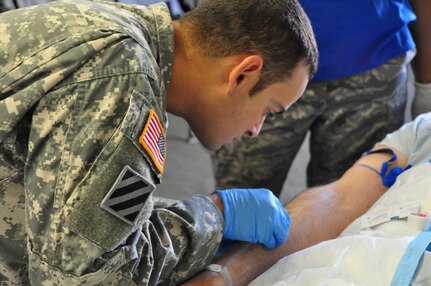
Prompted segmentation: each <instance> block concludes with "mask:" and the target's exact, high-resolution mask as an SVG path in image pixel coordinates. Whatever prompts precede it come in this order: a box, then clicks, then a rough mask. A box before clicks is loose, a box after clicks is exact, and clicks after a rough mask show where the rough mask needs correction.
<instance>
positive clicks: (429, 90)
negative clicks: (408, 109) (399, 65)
mask: <svg viewBox="0 0 431 286" xmlns="http://www.w3.org/2000/svg"><path fill="white" fill-rule="evenodd" d="M429 111H431V83H419V82H415V97H414V98H413V102H412V119H414V118H416V117H417V116H418V115H419V114H421V113H425V112H429Z"/></svg>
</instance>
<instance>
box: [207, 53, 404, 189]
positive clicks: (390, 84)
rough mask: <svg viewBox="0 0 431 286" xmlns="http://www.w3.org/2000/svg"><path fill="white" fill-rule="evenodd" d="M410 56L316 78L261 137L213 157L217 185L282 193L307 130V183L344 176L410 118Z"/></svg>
mask: <svg viewBox="0 0 431 286" xmlns="http://www.w3.org/2000/svg"><path fill="white" fill-rule="evenodd" d="M409 59H410V57H406V56H399V57H396V58H394V59H391V60H389V61H387V62H386V63H385V64H383V65H381V66H379V67H377V68H375V69H373V70H370V71H368V72H364V73H361V74H358V75H355V76H351V77H347V78H344V79H340V80H332V81H322V82H311V83H309V85H308V86H307V88H306V90H305V93H304V95H303V96H302V97H301V98H300V99H299V100H298V102H296V103H295V104H294V105H292V107H290V108H289V109H288V111H287V112H285V113H284V114H282V115H274V117H273V118H267V120H266V121H265V123H264V125H263V128H262V130H261V132H260V134H259V136H258V137H257V138H252V139H250V138H244V139H243V140H241V141H238V142H235V143H234V144H230V145H225V146H224V147H222V148H221V149H220V150H219V151H217V152H216V153H215V154H214V155H213V157H212V161H213V170H214V175H215V180H216V185H217V188H219V189H224V188H234V187H242V188H261V187H266V188H268V189H270V190H272V191H273V193H274V194H275V195H277V196H279V195H280V192H281V190H282V188H283V184H284V181H285V179H286V176H287V173H288V171H289V168H290V166H291V164H292V161H293V159H294V158H295V155H296V153H297V152H298V150H299V148H300V147H301V144H302V142H303V140H304V139H305V136H306V135H307V132H308V131H310V135H311V136H310V162H309V164H308V168H307V185H308V186H316V185H322V184H326V183H329V182H332V181H334V180H336V179H337V178H339V177H340V176H341V175H342V174H343V173H344V171H346V170H347V169H348V168H349V167H350V166H351V165H352V164H353V163H354V162H355V161H356V160H357V159H358V158H359V157H360V156H361V154H362V153H363V152H365V151H366V150H369V149H370V148H372V147H373V144H374V143H375V142H378V141H379V140H381V139H382V138H384V136H385V135H386V134H387V133H389V132H391V131H393V130H395V129H397V128H398V127H399V126H401V125H402V124H403V122H404V109H405V105H406V97H407V78H406V66H407V63H408V61H409Z"/></svg>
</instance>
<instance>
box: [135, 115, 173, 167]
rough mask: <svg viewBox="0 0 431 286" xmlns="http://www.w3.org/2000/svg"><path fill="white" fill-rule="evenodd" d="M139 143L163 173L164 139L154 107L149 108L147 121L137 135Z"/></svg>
mask: <svg viewBox="0 0 431 286" xmlns="http://www.w3.org/2000/svg"><path fill="white" fill-rule="evenodd" d="M139 143H141V145H142V146H143V147H144V148H145V150H147V152H148V154H149V155H150V157H151V159H152V160H153V163H154V165H155V166H156V168H157V170H159V172H160V174H163V168H164V166H165V158H166V140H165V133H164V132H163V128H162V125H161V124H160V121H159V118H158V117H157V114H156V112H155V111H154V109H151V110H150V115H148V119H147V123H146V124H145V127H144V130H143V131H142V134H141V136H140V137H139Z"/></svg>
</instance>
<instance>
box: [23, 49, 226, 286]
mask: <svg viewBox="0 0 431 286" xmlns="http://www.w3.org/2000/svg"><path fill="white" fill-rule="evenodd" d="M113 50H114V51H116V52H118V47H117V48H116V49H113ZM103 59H106V60H111V58H109V57H108V58H106V57H105V56H102V55H98V56H97V57H96V58H95V59H94V60H91V61H89V62H88V63H87V64H86V65H85V66H83V67H82V68H81V69H80V70H79V71H78V72H77V73H75V75H74V77H79V78H80V80H78V81H75V79H74V80H73V81H69V80H68V79H65V81H64V83H63V84H62V85H61V86H59V88H58V89H56V90H53V91H51V92H49V93H48V94H47V95H46V96H45V97H43V98H42V100H41V101H40V102H39V103H38V105H37V106H36V108H35V111H34V116H33V123H32V131H31V136H30V139H29V141H30V143H29V145H30V148H29V153H28V162H31V163H29V164H28V166H27V169H26V181H25V186H26V197H27V200H26V204H27V207H26V210H27V211H26V219H27V225H28V227H27V235H28V242H29V243H28V256H29V268H28V269H29V279H30V281H31V282H32V284H34V285H134V284H136V285H155V284H157V283H158V282H159V281H163V283H164V284H170V285H175V284H177V283H178V282H179V281H181V280H183V279H185V278H187V277H190V276H191V275H193V274H195V273H196V272H197V271H199V270H200V269H201V268H202V267H203V266H204V265H206V264H208V263H209V261H210V260H211V259H212V257H213V255H214V253H215V251H216V248H217V246H218V244H219V241H220V239H221V235H222V219H221V216H220V214H219V212H218V210H217V208H216V207H215V206H214V204H213V203H212V202H211V201H210V200H208V199H207V198H206V197H200V196H197V197H192V198H189V199H187V200H185V201H182V202H178V203H177V204H175V205H172V206H170V207H168V208H163V209H156V210H153V203H152V193H153V192H154V190H155V188H156V185H157V183H159V176H158V174H159V173H158V172H159V170H158V169H157V168H156V166H155V164H154V162H153V160H152V158H151V157H150V156H149V154H148V152H147V151H146V150H145V149H143V148H142V146H141V144H140V143H139V137H140V136H141V135H142V134H143V130H144V129H145V125H146V123H147V122H148V118H149V117H150V114H151V111H154V112H155V114H158V115H159V117H160V118H162V116H163V111H162V110H159V109H158V106H157V102H156V101H155V100H154V98H155V94H154V91H153V88H154V86H155V85H154V83H153V82H152V79H151V77H149V76H148V74H144V73H134V74H127V75H121V74H120V75H118V74H115V75H110V76H100V75H101V74H100V73H101V72H102V71H97V69H95V66H98V65H99V64H100V63H101V62H100V61H103ZM90 67H91V69H90ZM84 71H85V72H86V73H84ZM103 72H107V71H106V70H105V71H103ZM83 74H87V75H88V74H96V75H97V74H98V75H99V76H98V77H96V78H97V79H93V80H82V77H83ZM132 88H133V89H132Z"/></svg>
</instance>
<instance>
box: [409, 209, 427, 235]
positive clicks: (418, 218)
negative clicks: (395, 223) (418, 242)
mask: <svg viewBox="0 0 431 286" xmlns="http://www.w3.org/2000/svg"><path fill="white" fill-rule="evenodd" d="M407 226H408V227H409V228H410V229H413V230H417V231H429V230H430V227H431V217H430V216H429V215H427V214H424V213H411V214H409V216H408V217H407Z"/></svg>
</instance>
